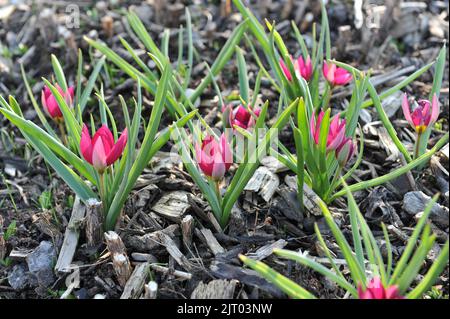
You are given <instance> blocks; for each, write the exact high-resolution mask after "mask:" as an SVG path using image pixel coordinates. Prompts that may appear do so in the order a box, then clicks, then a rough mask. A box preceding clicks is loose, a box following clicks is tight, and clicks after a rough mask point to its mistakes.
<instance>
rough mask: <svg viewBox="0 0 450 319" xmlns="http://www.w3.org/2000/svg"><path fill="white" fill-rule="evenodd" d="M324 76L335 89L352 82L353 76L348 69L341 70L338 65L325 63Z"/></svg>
mask: <svg viewBox="0 0 450 319" xmlns="http://www.w3.org/2000/svg"><path fill="white" fill-rule="evenodd" d="M323 76H324V77H325V79H326V80H327V81H328V83H329V84H330V85H331V86H332V87H334V86H338V85H346V84H347V83H348V82H350V81H351V80H352V75H351V74H350V72H348V71H347V70H346V69H343V68H339V67H337V66H336V64H334V63H332V62H330V63H329V64H328V63H327V62H326V61H324V62H323Z"/></svg>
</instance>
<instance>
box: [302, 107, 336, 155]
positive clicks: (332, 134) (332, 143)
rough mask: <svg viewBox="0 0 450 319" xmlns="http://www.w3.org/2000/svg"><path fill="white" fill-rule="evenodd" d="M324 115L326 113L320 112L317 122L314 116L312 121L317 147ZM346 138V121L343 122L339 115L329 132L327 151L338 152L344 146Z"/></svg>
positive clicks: (332, 121) (331, 124) (331, 123)
mask: <svg viewBox="0 0 450 319" xmlns="http://www.w3.org/2000/svg"><path fill="white" fill-rule="evenodd" d="M324 115H325V113H324V112H323V111H320V113H319V116H318V117H317V121H316V120H315V117H314V116H312V117H311V121H310V130H311V135H312V137H313V138H314V142H315V143H316V144H317V145H318V144H319V138H320V128H321V125H322V120H323V117H324ZM344 138H345V119H343V120H341V119H340V118H339V114H337V115H336V116H334V117H333V119H332V120H331V122H330V128H329V130H328V137H327V151H328V152H330V151H332V150H336V149H337V148H338V147H339V146H340V145H341V144H342V142H343V140H344Z"/></svg>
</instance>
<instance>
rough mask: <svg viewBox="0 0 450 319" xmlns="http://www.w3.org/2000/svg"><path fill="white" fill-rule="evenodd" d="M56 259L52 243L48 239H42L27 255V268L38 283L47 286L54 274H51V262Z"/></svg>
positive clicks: (52, 280)
mask: <svg viewBox="0 0 450 319" xmlns="http://www.w3.org/2000/svg"><path fill="white" fill-rule="evenodd" d="M55 260H56V251H55V248H54V247H53V244H52V243H51V242H48V241H42V242H41V243H40V244H39V246H38V247H37V248H36V249H35V250H34V251H33V252H32V253H31V254H29V255H28V256H27V264H28V269H29V270H30V272H31V274H33V275H34V276H35V277H36V279H37V281H38V283H39V284H40V285H42V286H45V287H48V286H49V285H51V284H52V283H53V282H54V280H55V276H54V274H53V264H54V261H55Z"/></svg>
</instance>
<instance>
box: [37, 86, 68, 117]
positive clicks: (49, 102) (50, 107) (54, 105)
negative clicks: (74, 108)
mask: <svg viewBox="0 0 450 319" xmlns="http://www.w3.org/2000/svg"><path fill="white" fill-rule="evenodd" d="M55 87H56V89H57V90H58V92H59V93H60V94H61V96H62V97H63V98H64V99H65V100H66V103H67V104H68V105H69V106H71V105H72V102H73V97H74V93H75V90H74V88H73V86H71V87H69V88H68V89H67V92H64V91H63V89H62V88H61V87H60V86H59V85H58V84H56V85H55ZM41 102H42V106H43V108H44V110H45V113H47V115H48V116H50V117H51V118H52V119H53V120H55V121H61V120H62V119H63V114H62V112H61V109H60V108H59V105H58V102H57V101H56V98H55V96H54V95H53V93H52V91H51V90H50V89H49V88H48V87H47V86H45V87H44V89H43V90H42V93H41Z"/></svg>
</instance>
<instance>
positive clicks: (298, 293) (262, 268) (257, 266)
mask: <svg viewBox="0 0 450 319" xmlns="http://www.w3.org/2000/svg"><path fill="white" fill-rule="evenodd" d="M239 258H240V259H241V261H242V262H243V263H244V264H245V265H246V266H248V267H250V268H252V269H253V270H254V271H256V272H258V273H259V274H260V275H261V276H262V277H263V278H265V279H266V280H267V281H269V282H271V283H273V284H274V285H275V286H277V287H278V288H280V289H281V290H282V291H283V292H284V293H286V294H287V295H288V296H289V297H291V298H295V299H316V297H314V295H313V294H311V293H310V292H309V291H307V290H306V289H305V288H303V287H301V286H299V285H298V284H296V283H295V282H293V281H292V280H290V279H289V278H286V277H285V276H283V275H281V274H280V273H278V272H276V271H275V270H273V269H272V268H270V267H269V266H267V265H266V264H264V263H263V262H260V261H256V260H253V259H251V258H248V257H246V256H244V255H239Z"/></svg>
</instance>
